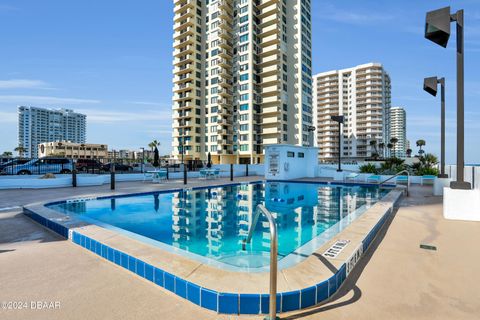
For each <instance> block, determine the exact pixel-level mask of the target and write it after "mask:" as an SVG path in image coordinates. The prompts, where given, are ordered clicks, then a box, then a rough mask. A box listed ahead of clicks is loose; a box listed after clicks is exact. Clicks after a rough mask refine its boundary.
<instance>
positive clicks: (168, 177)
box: [167, 166, 169, 180]
mask: <svg viewBox="0 0 480 320" xmlns="http://www.w3.org/2000/svg"><path fill="white" fill-rule="evenodd" d="M168 179H169V177H168V166H167V180H168Z"/></svg>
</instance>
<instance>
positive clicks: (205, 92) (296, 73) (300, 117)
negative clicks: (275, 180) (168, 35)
mask: <svg viewBox="0 0 480 320" xmlns="http://www.w3.org/2000/svg"><path fill="white" fill-rule="evenodd" d="M174 4H175V7H174V10H175V15H174V62H173V64H174V79H173V83H174V87H173V143H172V146H173V155H174V156H175V157H178V158H181V152H182V150H183V151H184V158H185V160H187V161H191V160H202V161H205V160H206V159H207V154H208V153H209V152H210V153H211V156H212V161H213V162H214V163H259V162H263V147H264V145H267V144H277V143H288V144H294V145H308V144H309V141H310V140H309V138H310V137H309V131H308V129H309V127H310V126H311V123H312V108H311V103H312V85H311V82H312V78H311V31H310V30H311V18H310V0H288V1H287V0H276V1H275V0H255V1H254V0H210V1H198V0H175V1H174ZM182 146H183V148H182Z"/></svg>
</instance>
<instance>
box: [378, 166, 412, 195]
mask: <svg viewBox="0 0 480 320" xmlns="http://www.w3.org/2000/svg"><path fill="white" fill-rule="evenodd" d="M402 173H406V174H407V197H408V186H409V184H410V172H408V170H402V171H400V172H397V173H396V174H395V175H393V176H391V177H390V178H388V179H385V180H383V181H382V182H380V183H379V184H378V187H379V188H380V187H381V186H382V184H384V183H385V182H387V181H390V180H392V179H393V178H396V177H398V176H399V175H401V174H402Z"/></svg>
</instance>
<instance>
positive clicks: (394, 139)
mask: <svg viewBox="0 0 480 320" xmlns="http://www.w3.org/2000/svg"><path fill="white" fill-rule="evenodd" d="M397 142H398V139H397V138H395V137H393V138H391V139H390V143H391V144H392V145H393V157H394V158H396V157H397V152H396V150H395V146H396V144H397Z"/></svg>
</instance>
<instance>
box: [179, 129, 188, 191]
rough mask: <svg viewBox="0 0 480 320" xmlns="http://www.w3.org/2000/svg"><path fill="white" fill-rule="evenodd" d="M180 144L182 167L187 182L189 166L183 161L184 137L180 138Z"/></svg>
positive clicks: (184, 179) (184, 181)
mask: <svg viewBox="0 0 480 320" xmlns="http://www.w3.org/2000/svg"><path fill="white" fill-rule="evenodd" d="M179 143H180V144H179V146H180V152H181V154H182V167H183V184H187V168H186V167H185V163H184V161H183V153H184V150H183V148H184V146H183V139H182V138H180V139H179Z"/></svg>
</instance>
